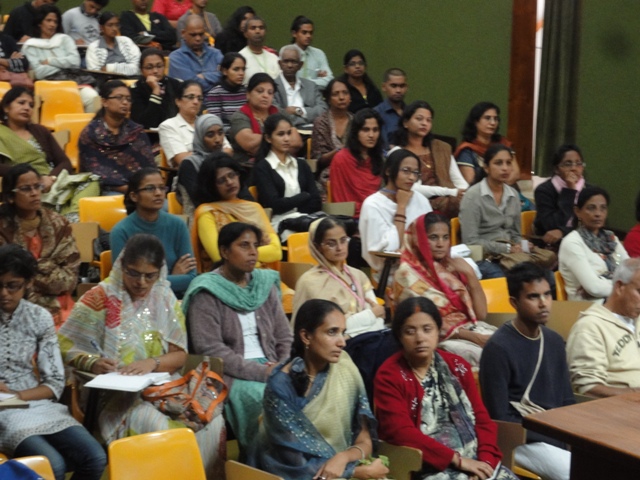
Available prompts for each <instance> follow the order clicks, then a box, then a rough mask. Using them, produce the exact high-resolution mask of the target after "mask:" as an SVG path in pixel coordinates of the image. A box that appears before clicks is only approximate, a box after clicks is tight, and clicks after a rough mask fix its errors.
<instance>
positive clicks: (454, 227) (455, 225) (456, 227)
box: [451, 217, 460, 247]
mask: <svg viewBox="0 0 640 480" xmlns="http://www.w3.org/2000/svg"><path fill="white" fill-rule="evenodd" d="M459 243H460V219H459V218H458V217H454V218H452V219H451V246H452V247H453V246H455V245H458V244H459Z"/></svg>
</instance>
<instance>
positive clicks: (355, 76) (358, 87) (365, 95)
mask: <svg viewBox="0 0 640 480" xmlns="http://www.w3.org/2000/svg"><path fill="white" fill-rule="evenodd" d="M342 65H343V66H344V74H343V75H342V76H341V77H338V78H340V80H341V81H342V82H344V83H345V84H346V85H347V88H348V89H349V94H350V95H351V103H350V104H349V111H350V112H351V113H356V112H357V111H358V110H362V109H363V108H373V107H375V106H376V105H378V104H379V103H382V94H381V93H380V90H379V89H378V87H376V84H375V83H374V82H373V80H371V78H369V75H367V60H366V58H364V53H362V52H361V51H360V50H355V49H353V50H349V51H348V52H347V53H345V54H344V61H343V63H342Z"/></svg>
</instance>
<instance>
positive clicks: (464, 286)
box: [393, 212, 496, 367]
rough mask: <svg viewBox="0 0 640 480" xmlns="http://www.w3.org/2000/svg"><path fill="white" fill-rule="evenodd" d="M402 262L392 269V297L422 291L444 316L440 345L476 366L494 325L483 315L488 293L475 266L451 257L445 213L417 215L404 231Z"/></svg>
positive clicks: (407, 296) (406, 295)
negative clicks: (486, 321) (475, 270)
mask: <svg viewBox="0 0 640 480" xmlns="http://www.w3.org/2000/svg"><path fill="white" fill-rule="evenodd" d="M404 238H405V242H406V243H405V245H404V247H403V248H402V258H401V259H400V267H398V270H396V273H395V275H394V281H393V287H394V290H395V296H394V300H395V301H396V302H397V303H399V302H401V301H403V300H405V299H406V298H412V297H425V298H428V299H429V300H431V301H433V302H434V303H435V304H436V305H437V307H438V310H439V311H440V316H441V317H442V328H441V329H440V348H442V349H444V350H446V351H448V352H452V353H455V354H457V355H460V356H461V357H463V358H464V359H465V360H466V361H468V362H469V363H471V365H473V366H474V367H477V366H478V364H479V362H480V356H481V355H482V347H484V345H485V343H487V341H488V340H489V337H490V336H491V335H492V334H493V332H495V330H496V327H494V326H492V325H489V324H487V323H485V322H482V321H481V320H484V318H485V317H486V316H487V299H486V297H485V296H484V292H483V290H482V286H481V285H480V282H479V281H478V277H476V274H475V273H474V271H473V268H472V267H471V266H470V265H469V264H468V263H467V262H466V261H465V260H464V259H463V258H452V257H451V255H450V254H449V252H450V250H451V225H450V223H449V219H448V218H447V216H446V215H443V214H441V213H436V212H431V213H428V214H426V215H422V216H420V217H418V218H417V219H416V221H415V222H413V223H412V224H411V225H409V228H407V231H406V233H405V237H404Z"/></svg>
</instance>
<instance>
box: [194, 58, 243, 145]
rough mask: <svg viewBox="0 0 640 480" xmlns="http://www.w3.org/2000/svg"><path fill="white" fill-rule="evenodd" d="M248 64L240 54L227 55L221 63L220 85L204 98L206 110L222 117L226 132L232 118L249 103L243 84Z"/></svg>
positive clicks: (215, 86)
mask: <svg viewBox="0 0 640 480" xmlns="http://www.w3.org/2000/svg"><path fill="white" fill-rule="evenodd" d="M246 63H247V62H246V61H245V59H244V57H243V56H242V55H240V54H239V53H235V52H229V53H227V54H225V56H224V57H223V58H222V62H220V74H221V79H220V83H218V84H217V85H214V87H213V88H212V89H211V90H209V91H208V92H207V93H206V94H205V97H204V108H205V110H206V111H207V113H212V114H214V115H217V116H218V117H220V119H221V120H222V122H223V124H224V129H225V132H226V131H228V130H229V128H230V127H231V116H232V115H233V114H234V113H235V112H237V111H238V110H240V108H241V107H242V106H243V105H244V104H245V103H247V87H245V86H244V84H243V81H244V75H245V65H246Z"/></svg>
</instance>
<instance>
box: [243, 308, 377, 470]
mask: <svg viewBox="0 0 640 480" xmlns="http://www.w3.org/2000/svg"><path fill="white" fill-rule="evenodd" d="M345 327H346V320H345V317H344V314H343V313H342V311H341V309H340V307H339V306H338V305H336V304H335V303H333V302H330V301H327V300H309V301H308V302H306V303H305V304H304V305H302V307H301V309H300V315H299V316H298V317H297V318H296V322H295V331H294V343H293V347H292V349H291V355H290V357H289V359H288V360H287V362H286V363H285V364H284V365H280V366H278V367H277V368H275V369H274V372H273V373H272V375H271V376H270V377H269V380H268V382H267V388H266V389H265V392H264V413H263V418H262V422H261V424H260V431H259V435H258V438H257V442H256V443H257V445H256V448H255V449H254V450H255V455H254V456H253V458H251V459H250V462H249V463H250V464H253V465H255V466H257V467H260V468H263V469H265V470H267V471H269V472H270V473H274V474H275V475H279V476H282V477H284V478H287V479H294V478H311V477H313V478H319V479H322V478H324V479H327V478H332V479H333V478H359V479H369V478H382V477H384V476H386V474H387V473H388V472H389V469H388V468H387V467H385V466H384V465H383V464H382V461H381V460H380V459H379V458H377V459H374V460H373V462H372V463H371V464H370V465H364V464H361V463H360V461H361V460H364V459H365V458H367V457H369V456H370V455H371V453H372V452H373V440H374V439H375V438H376V431H375V428H374V425H375V424H376V420H375V418H374V416H373V413H371V409H370V408H369V402H368V401H367V398H366V392H365V389H364V383H363V382H362V378H361V377H360V373H359V372H358V369H357V367H356V366H355V364H354V363H353V362H352V361H351V358H350V357H349V355H348V354H347V353H346V352H343V349H344V347H345V345H346V342H345V339H344V333H345V330H346V328H345Z"/></svg>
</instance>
